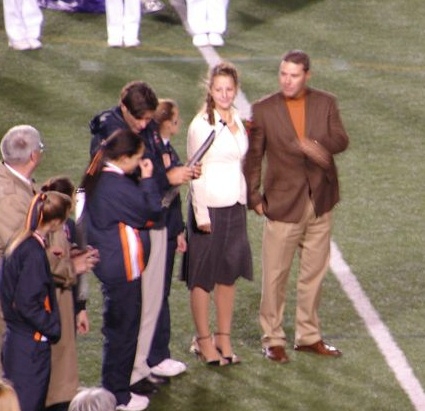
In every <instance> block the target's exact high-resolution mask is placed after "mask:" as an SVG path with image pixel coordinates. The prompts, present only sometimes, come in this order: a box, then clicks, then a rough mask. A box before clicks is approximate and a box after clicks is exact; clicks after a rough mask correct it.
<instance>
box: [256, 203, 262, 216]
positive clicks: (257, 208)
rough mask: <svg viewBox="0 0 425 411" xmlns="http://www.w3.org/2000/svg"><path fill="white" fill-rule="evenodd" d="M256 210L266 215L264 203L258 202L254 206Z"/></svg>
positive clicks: (259, 213)
mask: <svg viewBox="0 0 425 411" xmlns="http://www.w3.org/2000/svg"><path fill="white" fill-rule="evenodd" d="M254 211H255V212H256V213H257V214H258V215H264V209H263V203H258V204H257V205H256V206H255V207H254Z"/></svg>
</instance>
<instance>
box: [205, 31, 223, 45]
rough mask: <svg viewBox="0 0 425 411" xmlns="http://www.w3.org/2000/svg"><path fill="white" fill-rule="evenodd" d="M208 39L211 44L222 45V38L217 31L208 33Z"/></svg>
mask: <svg viewBox="0 0 425 411" xmlns="http://www.w3.org/2000/svg"><path fill="white" fill-rule="evenodd" d="M208 39H209V42H210V44H211V46H218V47H220V46H224V40H223V37H222V36H221V34H218V33H210V34H208Z"/></svg>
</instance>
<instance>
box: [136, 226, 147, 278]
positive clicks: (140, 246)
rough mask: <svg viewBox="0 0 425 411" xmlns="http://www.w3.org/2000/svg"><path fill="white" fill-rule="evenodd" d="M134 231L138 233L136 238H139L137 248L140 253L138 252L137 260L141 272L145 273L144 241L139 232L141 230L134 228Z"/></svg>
mask: <svg viewBox="0 0 425 411" xmlns="http://www.w3.org/2000/svg"><path fill="white" fill-rule="evenodd" d="M134 232H135V233H136V238H137V249H138V251H139V252H138V253H137V260H138V263H139V270H140V274H142V273H143V271H145V261H144V257H145V256H144V251H143V243H142V239H141V238H140V234H139V230H136V229H134Z"/></svg>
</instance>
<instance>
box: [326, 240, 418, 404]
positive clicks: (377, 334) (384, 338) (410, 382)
mask: <svg viewBox="0 0 425 411" xmlns="http://www.w3.org/2000/svg"><path fill="white" fill-rule="evenodd" d="M330 267H331V270H332V272H333V273H334V275H335V277H336V278H337V280H338V281H339V283H340V285H341V287H342V289H343V290H344V291H345V294H347V297H348V298H349V299H350V300H351V302H352V303H353V306H354V308H355V309H356V311H357V313H358V315H359V316H360V318H361V319H362V320H363V321H364V323H365V325H366V328H367V330H368V332H369V334H370V335H371V336H372V338H373V339H374V340H375V343H376V345H377V346H378V348H379V350H380V351H381V354H382V355H383V356H384V358H385V361H386V362H387V364H388V366H389V367H390V369H391V370H392V372H393V373H394V375H395V377H396V379H397V381H398V382H399V384H400V385H401V387H402V388H403V390H404V391H405V392H406V394H407V396H408V397H409V399H410V401H411V402H412V404H413V405H414V406H415V409H416V410H418V411H422V410H425V393H424V390H423V388H422V386H421V384H420V382H419V380H418V379H417V378H416V376H415V374H414V372H413V370H412V368H411V367H410V365H409V363H408V361H407V359H406V356H405V355H404V353H403V351H402V350H401V349H400V348H399V346H398V345H397V343H396V342H395V341H394V338H393V337H392V335H391V333H390V331H389V330H388V328H387V326H386V325H385V324H384V323H383V322H382V320H381V318H380V317H379V313H378V312H377V311H376V310H375V308H374V307H373V305H372V303H371V302H370V300H369V298H368V297H367V295H366V294H365V292H364V291H363V289H362V286H361V285H360V283H359V282H358V280H357V278H356V276H355V275H354V274H353V273H352V272H351V269H350V267H349V266H348V264H347V263H346V262H345V261H344V258H343V257H342V254H341V252H340V251H339V249H338V246H337V245H336V244H335V243H334V242H333V241H332V243H331V262H330Z"/></svg>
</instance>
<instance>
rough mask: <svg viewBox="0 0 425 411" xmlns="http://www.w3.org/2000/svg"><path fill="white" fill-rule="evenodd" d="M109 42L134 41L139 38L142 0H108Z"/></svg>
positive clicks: (107, 26)
mask: <svg viewBox="0 0 425 411" xmlns="http://www.w3.org/2000/svg"><path fill="white" fill-rule="evenodd" d="M105 9H106V28H107V33H108V42H109V43H114V44H120V43H122V42H124V43H134V42H136V41H137V40H138V39H139V28H140V17H141V4H140V0H106V1H105Z"/></svg>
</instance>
